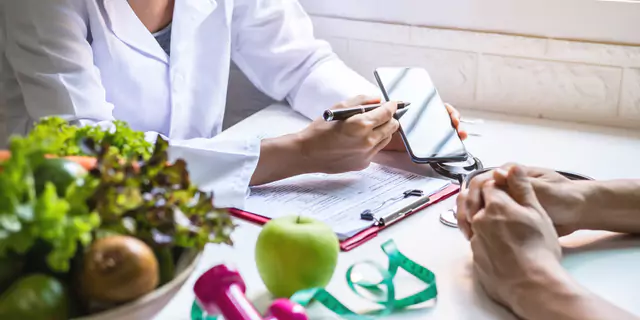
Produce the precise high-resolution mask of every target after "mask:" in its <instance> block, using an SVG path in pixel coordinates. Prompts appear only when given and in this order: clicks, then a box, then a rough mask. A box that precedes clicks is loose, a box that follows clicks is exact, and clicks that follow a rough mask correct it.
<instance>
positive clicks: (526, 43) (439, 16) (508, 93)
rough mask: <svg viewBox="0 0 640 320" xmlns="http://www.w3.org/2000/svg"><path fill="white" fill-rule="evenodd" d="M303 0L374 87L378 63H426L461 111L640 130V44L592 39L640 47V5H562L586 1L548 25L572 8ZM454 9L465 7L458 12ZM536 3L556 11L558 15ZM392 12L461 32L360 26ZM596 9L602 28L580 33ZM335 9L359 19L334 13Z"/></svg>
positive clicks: (320, 31) (524, 0)
mask: <svg viewBox="0 0 640 320" xmlns="http://www.w3.org/2000/svg"><path fill="white" fill-rule="evenodd" d="M302 2H303V3H304V5H305V6H307V8H308V9H309V11H310V12H313V13H322V14H323V15H322V16H318V15H315V14H314V15H313V16H312V18H313V21H314V26H315V31H316V35H317V36H318V37H320V38H323V39H325V40H327V41H329V42H330V43H331V44H332V46H333V48H334V50H335V51H336V52H337V53H338V55H339V56H340V57H341V58H342V59H343V60H345V62H346V63H347V64H348V65H350V66H351V67H352V68H354V69H355V70H356V71H358V72H359V73H361V74H362V75H364V76H365V77H367V78H369V79H371V80H372V81H373V76H372V73H373V70H374V69H375V68H376V67H381V66H419V67H424V68H426V69H427V70H428V71H429V72H430V73H431V75H432V77H433V79H434V82H435V84H436V86H437V87H438V88H439V91H440V92H441V94H442V96H443V98H444V99H445V100H447V101H449V102H451V103H452V104H454V105H456V106H458V107H460V108H468V109H478V110H488V111H497V112H502V113H509V114H518V115H526V116H533V117H544V118H551V119H560V120H570V121H577V122H585V123H596V124H603V125H614V126H625V127H632V128H639V129H640V46H639V45H619V44H604V43H596V42H593V41H592V40H594V39H596V38H601V39H604V38H607V39H609V40H610V41H615V42H635V43H639V44H640V4H630V3H606V5H605V4H603V3H600V2H594V1H589V0H583V1H573V0H555V2H557V3H565V2H567V3H574V2H582V3H583V4H584V8H583V10H578V9H576V11H575V13H574V15H569V16H567V17H565V20H563V21H564V22H563V23H555V22H545V21H542V20H538V19H541V18H540V17H541V16H548V17H555V18H556V19H560V18H559V17H560V16H561V14H560V13H563V14H567V11H566V10H564V8H565V6H563V5H558V6H552V5H551V4H550V2H552V1H547V0H537V1H533V0H508V1H503V0H446V1H445V0H441V1H440V2H438V4H436V5H433V7H434V8H435V9H433V10H427V8H428V7H429V6H428V5H427V4H429V3H434V2H435V1H430V0H429V1H422V0H421V1H417V0H414V1H410V0H394V1H393V2H394V3H396V5H394V6H391V5H390V4H391V3H392V1H390V0H387V1H381V0H342V1H337V0H336V1H334V0H323V1H315V0H314V1H312V0H302ZM338 2H341V3H342V4H343V5H342V6H339V5H338ZM365 2H366V3H367V5H363V3H365ZM445 3H446V4H445ZM479 3H487V6H486V7H482V6H479ZM499 3H502V4H504V5H505V6H504V7H501V8H500V9H499V10H496V12H500V14H501V15H500V17H502V18H499V17H498V13H496V12H494V11H492V10H490V8H489V7H490V6H491V5H497V4H499ZM507 3H511V4H507ZM376 4H377V5H383V6H384V5H386V7H374V6H375V5H376ZM410 4H413V6H410ZM453 4H456V5H458V6H459V7H458V8H457V9H455V10H454V8H453V7H452V6H453ZM536 4H539V5H541V4H544V5H546V6H547V7H546V9H545V10H546V12H548V14H543V12H542V11H541V10H542V9H543V8H540V7H538V5H536ZM609 4H613V5H615V6H614V7H608V6H607V5H609ZM616 6H619V7H616ZM330 7H332V8H333V10H331V8H330ZM411 7H412V8H413V10H411V9H410V8H411ZM420 8H422V9H421V10H417V9H420ZM616 8H618V9H620V10H618V12H617V13H618V17H617V20H618V23H617V24H616V23H610V24H609V23H606V22H607V21H608V22H612V21H613V20H616V19H614V18H616V17H614V15H613V13H614V12H613V11H615V10H616ZM338 10H342V11H338ZM382 10H386V12H387V13H386V14H385V15H384V16H385V19H386V20H392V18H393V19H400V17H404V18H403V19H405V20H406V21H413V22H415V23H416V24H417V21H423V22H424V24H429V23H431V22H434V23H435V22H441V23H442V24H445V23H447V24H448V26H455V27H456V29H446V28H445V29H443V28H433V27H425V26H423V24H421V26H412V25H407V24H398V23H380V22H371V21H362V20H353V17H362V18H366V19H367V20H374V19H377V18H382V14H381V13H380V12H381V11H382ZM554 10H556V11H554ZM563 10H564V11H563ZM594 10H602V12H601V14H600V20H599V21H598V23H594V24H589V25H582V27H579V26H578V25H577V24H578V23H584V22H585V21H587V20H589V19H591V18H592V17H593V16H595V13H594ZM331 11H334V12H341V13H340V14H332V15H333V16H336V15H342V16H349V18H330V17H326V16H325V14H328V13H329V12H331ZM485 13H486V15H483V14H485ZM505 15H506V17H505ZM376 17H377V18H376ZM632 18H635V21H633V25H634V27H631V25H632V23H631V22H632V21H631V20H633V19H632ZM554 23H555V24H554ZM551 24H554V25H557V26H558V28H557V29H554V28H551V27H549V25H551ZM473 26H485V27H486V28H485V29H490V28H489V27H490V26H495V27H496V28H498V27H500V28H501V30H500V31H501V32H503V33H491V32H486V31H477V30H464V29H460V28H463V27H465V28H471V27H473ZM621 26H626V27H627V28H628V29H627V28H623V27H621ZM630 30H631V31H632V32H631V31H630ZM506 32H508V33H512V34H505V33H506ZM513 33H521V34H536V36H518V35H513ZM542 35H544V36H545V37H542ZM552 36H554V37H561V36H562V37H566V38H573V39H577V38H583V39H588V41H568V40H559V39H554V38H553V37H552Z"/></svg>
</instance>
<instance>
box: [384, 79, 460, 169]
mask: <svg viewBox="0 0 640 320" xmlns="http://www.w3.org/2000/svg"><path fill="white" fill-rule="evenodd" d="M375 76H376V80H377V81H378V85H379V86H380V88H381V90H382V93H383V95H384V98H385V100H387V101H402V102H405V103H406V102H409V103H411V105H410V106H408V107H406V108H404V109H401V110H398V112H397V113H396V118H397V119H398V121H399V122H400V128H401V133H402V135H403V139H404V142H405V145H406V146H407V149H408V150H409V153H410V154H411V157H412V159H413V160H414V161H417V162H429V161H435V160H448V161H463V160H466V158H467V151H466V149H465V147H464V144H463V143H462V140H460V138H459V137H458V133H457V132H456V130H455V129H454V127H453V125H452V124H451V118H450V116H449V113H448V112H447V109H446V107H445V105H444V103H443V101H442V99H441V98H440V95H439V94H438V91H437V90H436V87H435V86H434V85H433V82H432V81H431V77H430V76H429V73H428V72H427V71H426V70H424V69H422V68H379V69H376V73H375Z"/></svg>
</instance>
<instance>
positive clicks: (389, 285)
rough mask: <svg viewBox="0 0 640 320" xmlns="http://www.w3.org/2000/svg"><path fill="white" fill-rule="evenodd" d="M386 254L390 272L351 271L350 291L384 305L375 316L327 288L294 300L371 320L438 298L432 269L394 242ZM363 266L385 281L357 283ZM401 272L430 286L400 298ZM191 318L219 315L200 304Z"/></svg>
mask: <svg viewBox="0 0 640 320" xmlns="http://www.w3.org/2000/svg"><path fill="white" fill-rule="evenodd" d="M381 247H382V251H384V253H385V254H386V255H387V257H388V258H389V266H388V267H387V269H385V268H383V267H381V266H380V265H379V264H377V263H375V262H373V261H364V262H359V263H356V264H354V265H352V266H351V267H349V269H347V275H346V277H347V284H348V285H349V288H351V290H352V291H353V292H354V293H355V294H357V295H358V296H360V297H362V298H364V299H367V300H370V301H372V302H374V303H377V304H379V305H380V306H382V308H381V309H379V310H377V311H376V312H374V313H372V314H371V315H360V314H357V313H355V312H353V311H352V310H351V309H349V308H347V307H346V306H345V305H344V304H342V303H341V302H340V301H338V299H336V298H335V297H334V296H333V295H331V293H329V292H328V291H326V290H325V289H324V288H313V289H306V290H301V291H298V292H296V293H295V294H294V295H293V296H292V297H291V298H290V300H291V301H293V302H296V303H298V304H300V305H302V306H303V307H306V306H308V305H310V304H311V302H312V301H317V302H319V303H321V304H322V305H324V306H325V307H326V308H327V309H329V310H331V311H333V312H334V313H335V314H337V315H339V316H341V317H342V318H345V319H353V320H359V319H371V316H372V315H375V316H384V315H389V314H391V313H392V312H394V311H395V310H400V309H404V308H407V307H409V306H413V305H417V304H420V303H423V302H426V301H429V300H431V299H434V298H436V297H437V296H438V288H437V286H436V276H435V274H433V272H431V271H430V270H429V269H427V268H425V267H423V266H421V265H419V264H417V263H416V262H414V261H413V260H411V259H409V258H407V257H406V256H405V255H404V254H402V253H401V252H400V251H399V250H398V247H397V246H396V244H395V242H393V240H388V241H387V242H385V243H383V244H382V246H381ZM362 265H368V266H370V267H373V268H374V269H375V270H376V271H377V272H378V273H380V276H381V280H380V281H378V282H370V281H365V280H356V281H354V280H353V270H354V268H356V267H358V266H362ZM398 269H404V270H405V271H407V272H408V273H409V274H411V275H413V276H415V277H416V278H418V279H419V280H421V281H422V282H424V283H425V284H426V285H427V288H425V289H424V290H422V291H420V292H417V293H415V294H412V295H410V296H408V297H406V298H402V299H399V300H398V299H396V290H395V289H396V288H395V286H394V284H393V278H395V276H396V274H397V272H398ZM359 289H363V290H366V291H369V292H372V293H378V294H379V293H385V294H384V296H385V297H384V298H380V299H372V298H370V297H368V296H365V295H363V294H362V291H361V290H359ZM191 319H192V320H216V319H217V316H213V315H206V313H205V312H204V311H203V310H202V309H201V308H200V306H199V305H198V303H197V302H196V301H194V302H193V304H192V306H191Z"/></svg>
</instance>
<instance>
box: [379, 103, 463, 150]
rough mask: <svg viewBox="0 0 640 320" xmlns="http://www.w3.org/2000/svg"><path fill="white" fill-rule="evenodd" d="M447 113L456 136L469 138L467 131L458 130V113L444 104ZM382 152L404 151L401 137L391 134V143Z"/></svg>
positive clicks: (397, 133) (398, 134)
mask: <svg viewBox="0 0 640 320" xmlns="http://www.w3.org/2000/svg"><path fill="white" fill-rule="evenodd" d="M445 106H446V107H447V111H448V112H449V116H450V117H451V124H452V125H453V127H454V128H455V129H456V131H458V136H460V139H462V140H465V139H467V137H468V136H469V134H468V133H467V131H465V130H464V129H461V128H460V112H459V111H458V110H457V109H456V108H454V107H453V106H452V105H450V104H448V103H446V104H445ZM382 150H383V151H406V150H407V148H406V147H405V145H404V142H403V141H402V137H401V136H400V133H399V132H396V133H394V134H393V137H392V138H391V141H390V142H389V144H387V146H386V147H384V148H383V149H382Z"/></svg>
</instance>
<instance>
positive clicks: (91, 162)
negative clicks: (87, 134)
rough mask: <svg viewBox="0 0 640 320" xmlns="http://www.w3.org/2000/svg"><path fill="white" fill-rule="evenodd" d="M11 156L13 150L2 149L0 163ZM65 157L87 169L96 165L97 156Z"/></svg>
mask: <svg viewBox="0 0 640 320" xmlns="http://www.w3.org/2000/svg"><path fill="white" fill-rule="evenodd" d="M46 157H47V158H57V157H56V156H54V155H47V156H46ZM10 158H11V152H10V151H8V150H0V163H2V162H4V161H7V160H9V159H10ZM64 158H65V159H68V160H71V161H73V162H76V163H78V164H79V165H81V166H82V167H83V168H85V169H87V170H91V169H93V168H94V167H95V166H96V162H97V160H96V158H93V157H85V156H67V157H64Z"/></svg>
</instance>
